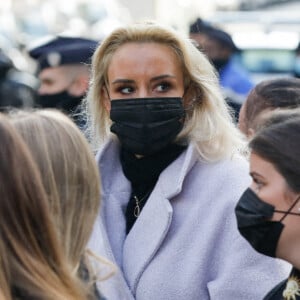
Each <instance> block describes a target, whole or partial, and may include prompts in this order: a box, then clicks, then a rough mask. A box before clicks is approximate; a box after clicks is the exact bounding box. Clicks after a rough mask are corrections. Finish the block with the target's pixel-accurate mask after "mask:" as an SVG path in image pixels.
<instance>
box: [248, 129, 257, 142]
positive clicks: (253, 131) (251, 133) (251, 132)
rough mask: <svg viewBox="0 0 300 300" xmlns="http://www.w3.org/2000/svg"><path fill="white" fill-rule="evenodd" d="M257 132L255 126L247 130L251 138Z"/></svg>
mask: <svg viewBox="0 0 300 300" xmlns="http://www.w3.org/2000/svg"><path fill="white" fill-rule="evenodd" d="M254 134H255V130H254V129H253V128H248V130H247V138H248V139H251V138H252V137H253V136H254Z"/></svg>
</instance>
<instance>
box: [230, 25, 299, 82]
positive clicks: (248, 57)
mask: <svg viewBox="0 0 300 300" xmlns="http://www.w3.org/2000/svg"><path fill="white" fill-rule="evenodd" d="M233 40H234V42H235V44H236V45H237V47H238V48H239V49H240V52H239V53H238V55H237V57H236V59H237V60H238V61H239V62H240V63H241V64H242V65H244V66H245V67H246V69H247V70H248V72H249V73H251V75H252V78H253V80H254V81H255V82H259V81H261V80H263V79H267V78H274V77H279V76H292V73H293V67H294V60H295V49H296V47H297V45H298V43H299V34H298V33H296V32H280V31H272V32H244V33H236V34H234V35H233Z"/></svg>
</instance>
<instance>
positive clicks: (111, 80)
mask: <svg viewBox="0 0 300 300" xmlns="http://www.w3.org/2000/svg"><path fill="white" fill-rule="evenodd" d="M87 104H88V106H89V115H90V119H91V120H90V122H91V137H92V140H93V143H94V145H101V146H102V147H101V150H100V151H99V153H98V155H97V161H98V166H99V169H100V171H101V174H102V201H103V209H102V212H101V214H100V215H99V217H98V219H97V224H98V227H96V228H95V230H94V232H93V235H92V238H91V241H90V245H91V247H92V248H93V250H94V251H95V252H96V253H97V254H99V255H103V256H105V257H106V258H108V259H110V260H112V261H113V262H114V263H115V264H116V265H118V266H119V270H120V271H119V273H118V276H115V277H114V278H113V280H110V281H107V282H104V283H103V285H101V288H103V289H106V290H107V291H108V292H107V294H106V295H107V297H108V299H138V300H143V299H145V300H146V299H156V300H159V299H164V300H166V299H172V300H176V299H201V300H205V299H218V300H219V299H243V300H247V299H248V300H253V299H260V298H261V296H262V295H264V294H265V292H266V291H267V290H268V289H269V288H270V287H271V286H272V284H273V283H274V282H276V281H277V280H278V279H280V278H283V276H284V275H285V274H286V273H285V270H283V266H282V265H280V264H279V263H278V264H277V265H276V264H275V265H274V262H273V261H271V260H270V259H269V258H266V257H263V256H261V255H259V254H256V253H255V251H253V250H252V249H251V247H249V245H248V244H247V243H246V242H245V241H244V240H243V239H242V238H241V237H240V235H239V233H238V231H237V229H236V221H235V217H234V206H235V204H236V202H237V200H238V199H239V197H240V195H241V194H242V192H243V190H244V189H245V187H246V186H247V185H248V184H249V182H250V178H249V176H248V175H247V163H246V161H245V160H244V159H243V158H242V157H241V156H240V155H239V151H240V150H242V149H243V142H242V139H241V137H240V134H239V132H238V130H237V129H236V128H235V126H234V123H233V121H232V118H231V115H230V113H229V111H228V107H227V106H226V103H225V101H224V99H223V98H222V96H221V92H220V88H219V85H218V80H217V77H216V75H215V73H214V69H213V67H212V66H211V65H210V63H209V62H208V60H207V59H206V58H205V56H204V55H203V54H202V53H201V52H199V51H198V50H197V49H196V48H195V47H194V46H193V44H192V43H191V42H190V41H189V40H187V39H184V38H182V37H180V36H179V34H178V33H177V32H175V31H173V30H171V29H166V28H164V27H161V26H159V25H156V24H153V23H145V24H136V25H132V26H128V27H125V28H120V29H117V30H115V31H113V32H112V33H111V34H110V35H109V36H108V37H107V38H106V39H105V40H103V41H102V43H101V45H100V46H99V47H98V49H97V50H96V52H95V54H94V56H93V62H92V78H91V85H90V89H89V92H88V96H87ZM110 131H111V133H110ZM100 239H101V240H100ZM100 241H101V242H100ZM245 257H247V259H245ZM275 270H276V272H275ZM273 271H274V272H273Z"/></svg>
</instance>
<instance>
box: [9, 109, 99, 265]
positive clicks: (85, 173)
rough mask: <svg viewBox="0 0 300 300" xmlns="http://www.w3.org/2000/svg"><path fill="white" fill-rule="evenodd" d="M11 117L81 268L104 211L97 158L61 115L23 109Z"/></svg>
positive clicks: (69, 255)
mask: <svg viewBox="0 0 300 300" xmlns="http://www.w3.org/2000/svg"><path fill="white" fill-rule="evenodd" d="M11 119H12V122H13V124H14V126H15V128H16V129H17V130H18V132H19V133H20V134H21V136H22V137H23V139H24V141H25V142H26V143H27V145H28V147H29V149H30V151H31V153H32V156H33V158H34V160H35V161H36V163H37V165H38V167H39V169H40V172H41V174H42V182H43V185H44V188H45V190H46V193H47V196H48V199H49V203H50V207H51V211H52V214H53V217H54V222H55V224H56V227H57V229H58V235H59V237H60V240H61V241H62V244H63V249H64V251H65V254H66V257H67V259H68V260H69V262H70V264H71V265H72V266H73V268H74V270H76V269H77V267H78V265H79V262H80V259H81V258H82V256H83V254H84V250H85V248H86V245H87V242H88V240H89V237H90V234H91V232H92V229H93V225H94V222H95V219H96V216H97V214H98V213H99V205H100V178H99V172H98V169H97V166H96V162H95V159H94V155H93V153H92V151H91V149H90V147H89V145H88V142H87V141H86V139H85V138H84V136H83V134H82V133H81V132H80V130H79V129H78V128H77V127H76V125H75V124H74V123H73V122H72V121H71V120H70V119H69V118H68V117H67V116H65V115H64V114H63V113H61V112H59V111H55V110H36V111H31V112H25V111H18V112H14V113H13V114H11Z"/></svg>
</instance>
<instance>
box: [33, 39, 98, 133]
mask: <svg viewBox="0 0 300 300" xmlns="http://www.w3.org/2000/svg"><path fill="white" fill-rule="evenodd" d="M97 44H98V42H97V41H94V40H90V39H85V38H79V37H64V36H56V37H53V38H52V39H50V40H48V41H46V42H44V43H42V44H40V45H38V46H36V47H33V48H31V49H30V50H29V55H30V56H31V57H32V58H33V59H34V60H36V62H37V64H38V78H39V80H40V87H39V89H38V94H39V98H38V100H37V106H39V107H42V108H57V109H60V110H63V111H64V112H65V113H67V114H68V115H70V116H72V117H73V119H74V121H75V122H76V123H77V125H78V126H79V127H81V126H82V125H83V124H82V122H83V121H82V119H81V118H79V117H78V116H80V104H81V101H82V99H83V97H84V96H85V93H86V90H87V88H88V81H89V64H90V60H91V57H92V55H93V52H94V50H95V48H96V46H97Z"/></svg>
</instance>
